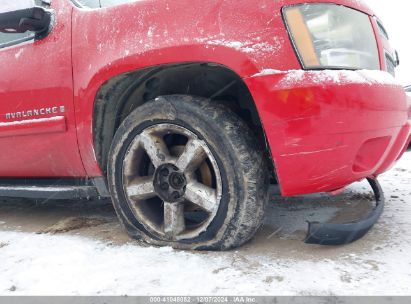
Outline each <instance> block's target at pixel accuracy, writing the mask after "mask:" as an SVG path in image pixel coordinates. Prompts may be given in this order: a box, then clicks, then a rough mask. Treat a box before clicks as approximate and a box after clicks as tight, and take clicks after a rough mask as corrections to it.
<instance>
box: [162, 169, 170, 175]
mask: <svg viewBox="0 0 411 304" xmlns="http://www.w3.org/2000/svg"><path fill="white" fill-rule="evenodd" d="M160 174H161V175H162V176H168V175H169V174H170V171H168V169H167V168H164V169H162V170H161V171H160Z"/></svg>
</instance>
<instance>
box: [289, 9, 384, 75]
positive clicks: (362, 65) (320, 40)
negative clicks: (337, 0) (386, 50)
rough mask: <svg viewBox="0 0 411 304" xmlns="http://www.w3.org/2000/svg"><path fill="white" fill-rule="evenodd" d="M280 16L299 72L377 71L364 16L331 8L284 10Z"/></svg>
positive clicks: (372, 37)
mask: <svg viewBox="0 0 411 304" xmlns="http://www.w3.org/2000/svg"><path fill="white" fill-rule="evenodd" d="M283 14H284V19H285V22H286V26H287V29H288V32H289V34H290V37H291V39H292V41H293V44H294V46H295V48H296V51H297V54H298V56H299V59H300V61H301V64H302V66H303V68H305V69H327V68H328V69H368V70H379V69H380V62H379V54H378V47H377V41H376V37H375V34H374V30H373V27H372V24H371V20H370V17H369V16H368V15H366V14H364V13H361V12H359V11H356V10H354V9H350V8H348V7H345V6H340V5H335V4H302V5H297V6H291V7H285V8H284V9H283Z"/></svg>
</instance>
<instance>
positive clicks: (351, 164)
mask: <svg viewBox="0 0 411 304" xmlns="http://www.w3.org/2000/svg"><path fill="white" fill-rule="evenodd" d="M244 81H245V82H246V84H247V85H248V87H249V89H250V91H251V94H252V95H253V98H254V101H255V103H256V106H257V109H258V112H259V115H260V119H261V121H262V124H263V127H264V130H265V133H266V137H267V141H268V144H269V146H270V149H271V155H272V158H273V161H274V166H275V169H276V174H277V178H278V182H279V185H280V189H281V192H282V194H283V195H284V196H291V195H299V194H307V193H315V192H332V191H335V190H337V189H340V188H343V187H345V186H347V185H349V184H351V183H353V182H355V181H358V180H361V179H364V178H367V177H371V178H375V177H377V176H378V175H379V174H381V173H383V172H385V171H386V170H388V169H389V168H390V167H392V166H393V164H394V163H395V161H396V160H398V159H399V158H400V157H401V155H402V154H403V153H404V152H405V150H406V147H407V145H408V143H409V142H410V140H411V131H410V125H411V117H410V104H409V103H408V102H407V98H406V95H405V92H404V90H403V88H402V87H401V86H400V85H399V84H397V83H396V82H395V81H394V79H393V78H392V77H391V76H390V75H389V74H388V73H386V72H380V71H300V70H299V71H285V72H281V71H271V72H266V73H260V74H257V75H255V76H252V77H249V78H247V79H244Z"/></svg>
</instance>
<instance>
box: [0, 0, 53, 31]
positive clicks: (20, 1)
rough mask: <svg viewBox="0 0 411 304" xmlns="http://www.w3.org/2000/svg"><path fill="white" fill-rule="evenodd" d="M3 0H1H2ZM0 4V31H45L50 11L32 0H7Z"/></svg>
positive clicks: (49, 21)
mask: <svg viewBox="0 0 411 304" xmlns="http://www.w3.org/2000/svg"><path fill="white" fill-rule="evenodd" d="M2 2H3V1H2ZM5 2H6V3H2V4H1V6H0V32H2V33H25V32H27V31H32V32H35V33H44V32H47V31H48V29H49V26H50V23H51V12H50V11H48V10H46V9H44V8H43V7H41V6H36V4H35V3H34V0H8V1H5Z"/></svg>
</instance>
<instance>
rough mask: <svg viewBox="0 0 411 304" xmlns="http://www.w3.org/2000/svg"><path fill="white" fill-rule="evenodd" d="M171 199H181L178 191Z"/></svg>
mask: <svg viewBox="0 0 411 304" xmlns="http://www.w3.org/2000/svg"><path fill="white" fill-rule="evenodd" d="M171 198H172V199H173V200H177V199H179V198H180V193H179V192H177V191H174V192H173V193H172V194H171Z"/></svg>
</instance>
